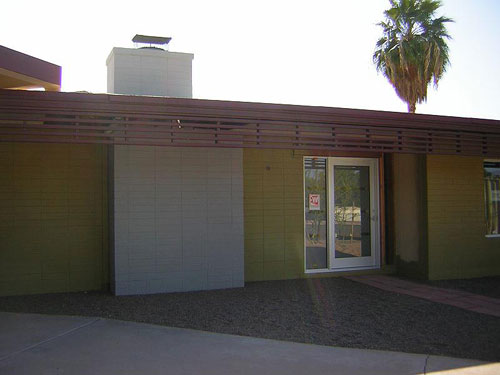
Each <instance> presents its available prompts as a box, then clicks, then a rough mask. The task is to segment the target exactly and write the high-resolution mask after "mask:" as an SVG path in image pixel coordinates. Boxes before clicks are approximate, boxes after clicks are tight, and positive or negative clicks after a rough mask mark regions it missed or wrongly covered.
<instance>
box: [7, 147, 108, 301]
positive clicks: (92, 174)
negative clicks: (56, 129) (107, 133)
mask: <svg viewBox="0 0 500 375" xmlns="http://www.w3.org/2000/svg"><path fill="white" fill-rule="evenodd" d="M106 175H107V169H106V148H105V146H101V145H63V144H29V143H0V176H1V178H0V295H13V294H29V293H47V292H63V291H78V290H92V289H103V288H106V287H107V284H108V283H109V277H108V264H109V259H108V245H107V241H108V237H107V236H108V235H107V230H108V229H107V194H106V183H107V181H106V179H107V178H106Z"/></svg>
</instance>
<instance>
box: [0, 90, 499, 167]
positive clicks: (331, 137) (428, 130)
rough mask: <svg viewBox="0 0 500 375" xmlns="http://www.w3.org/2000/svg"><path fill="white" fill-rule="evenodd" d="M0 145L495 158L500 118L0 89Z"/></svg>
mask: <svg viewBox="0 0 500 375" xmlns="http://www.w3.org/2000/svg"><path fill="white" fill-rule="evenodd" d="M0 141H4V142H53V143H103V144H115V145H119V144H121V145H156V146H181V147H182V146H184V147H187V146H189V147H193V146H194V147H196V146H198V147H237V148H277V149H305V150H325V151H355V152H360V151H361V152H403V153H428V154H454V155H477V156H490V157H498V156H500V121H498V120H483V119H468V118H457V117H446V116H431V115H414V114H413V115H412V114H406V113H393V112H379V111H366V110H351V109H339V108H324V107H306V106H292V105H276V104H257V103H242V102H226V101H211V100H197V99H175V98H159V97H143V96H122V95H104V94H99V95H97V94H86V93H53V92H29V91H10V90H0Z"/></svg>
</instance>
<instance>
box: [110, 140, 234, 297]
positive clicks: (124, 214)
mask: <svg viewBox="0 0 500 375" xmlns="http://www.w3.org/2000/svg"><path fill="white" fill-rule="evenodd" d="M113 216H114V218H113V220H114V280H113V289H114V292H115V293H116V294H118V295H122V294H142V293H162V292H179V291H190V290H203V289H219V288H231V287H241V286H243V285H244V269H243V267H244V265H243V256H244V255H243V241H244V239H243V233H244V232H243V170H242V150H241V149H212V148H173V147H172V148H168V147H140V146H115V148H114V215H113Z"/></svg>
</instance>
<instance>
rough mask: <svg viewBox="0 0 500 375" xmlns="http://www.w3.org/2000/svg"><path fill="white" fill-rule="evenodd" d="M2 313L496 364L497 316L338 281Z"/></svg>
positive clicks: (73, 297) (92, 300)
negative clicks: (87, 319) (101, 320)
mask: <svg viewBox="0 0 500 375" xmlns="http://www.w3.org/2000/svg"><path fill="white" fill-rule="evenodd" d="M0 311H11V312H26V313H42V314H60V315H80V316H96V317H104V318H112V319H121V320H131V321H136V322H145V323H152V324H161V325H167V326H173V327H184V328H192V329H198V330H204V331H212V332H220V333H228V334H235V335H244V336H254V337H263V338H270V339H279V340H288V341H295V342H303V343H312V344H319V345H331V346H343V347H351V348H362V349H367V348H368V349H380V350H394V351H403V352H411V353H424V354H434V355H446V356H454V357H461V358H473V359H482V360H489V361H500V340H499V338H500V318H496V317H493V316H489V315H483V314H478V313H474V312H469V311H465V310H462V309H459V308H455V307H452V306H447V305H442V304H437V303H433V302H430V301H426V300H421V299H418V298H414V297H410V296H406V295H401V294H396V293H391V292H386V291H383V290H380V289H376V288H373V287H370V286H367V285H363V284H360V283H356V282H353V281H350V280H347V279H343V278H328V279H310V280H287V281H266V282H254V283H247V285H246V286H245V288H238V289H225V290H216V291H203V292H190V293H170V294H156V295H142V296H123V297H115V296H112V295H110V294H107V293H97V292H93V293H60V294H45V295H32V296H16V297H0Z"/></svg>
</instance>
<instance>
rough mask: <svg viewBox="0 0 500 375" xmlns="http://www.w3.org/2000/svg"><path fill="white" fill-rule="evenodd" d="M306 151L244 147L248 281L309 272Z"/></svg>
mask: <svg viewBox="0 0 500 375" xmlns="http://www.w3.org/2000/svg"><path fill="white" fill-rule="evenodd" d="M303 156H304V153H302V152H297V151H295V152H294V151H292V150H253V149H245V150H244V159H243V165H244V193H245V194H244V205H245V280H246V281H260V280H278V279H297V278H302V277H305V274H304V193H303V173H304V171H303Z"/></svg>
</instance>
